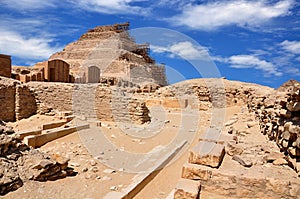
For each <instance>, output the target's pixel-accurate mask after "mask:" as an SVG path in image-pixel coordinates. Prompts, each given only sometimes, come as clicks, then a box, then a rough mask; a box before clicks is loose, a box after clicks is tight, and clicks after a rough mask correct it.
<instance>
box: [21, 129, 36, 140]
mask: <svg viewBox="0 0 300 199" xmlns="http://www.w3.org/2000/svg"><path fill="white" fill-rule="evenodd" d="M17 134H18V135H19V136H20V139H23V138H24V137H26V136H29V135H40V134H42V130H31V131H23V132H19V133H17Z"/></svg>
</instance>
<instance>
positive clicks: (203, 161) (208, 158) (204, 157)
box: [189, 142, 225, 168]
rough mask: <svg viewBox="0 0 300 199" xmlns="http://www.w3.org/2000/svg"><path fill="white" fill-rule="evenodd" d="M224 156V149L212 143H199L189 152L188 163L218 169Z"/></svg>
mask: <svg viewBox="0 0 300 199" xmlns="http://www.w3.org/2000/svg"><path fill="white" fill-rule="evenodd" d="M224 155H225V147H224V146H223V145H221V144H216V143H214V142H199V143H198V144H197V145H196V146H195V147H194V148H193V149H191V150H190V151H189V163H192V164H200V165H205V166H210V167H213V168H215V167H219V166H220V164H221V162H222V160H223V158H224Z"/></svg>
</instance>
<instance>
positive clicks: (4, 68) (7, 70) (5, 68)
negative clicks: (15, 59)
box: [0, 54, 11, 78]
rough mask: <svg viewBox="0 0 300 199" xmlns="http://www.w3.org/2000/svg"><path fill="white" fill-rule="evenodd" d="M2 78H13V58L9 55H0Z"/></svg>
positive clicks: (0, 73)
mask: <svg viewBox="0 0 300 199" xmlns="http://www.w3.org/2000/svg"><path fill="white" fill-rule="evenodd" d="M0 76H3V77H8V78H10V77H11V58H10V56H8V55H3V54H0Z"/></svg>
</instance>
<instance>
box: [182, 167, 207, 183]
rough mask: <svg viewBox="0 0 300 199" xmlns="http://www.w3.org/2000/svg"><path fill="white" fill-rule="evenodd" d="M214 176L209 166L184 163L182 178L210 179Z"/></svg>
mask: <svg viewBox="0 0 300 199" xmlns="http://www.w3.org/2000/svg"><path fill="white" fill-rule="evenodd" d="M211 176H212V171H210V168H209V167H206V166H202V165H197V164H189V163H187V164H184V165H183V167H182V174H181V177H182V178H186V179H190V180H205V181H206V180H208V179H210V178H211Z"/></svg>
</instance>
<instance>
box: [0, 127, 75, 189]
mask: <svg viewBox="0 0 300 199" xmlns="http://www.w3.org/2000/svg"><path fill="white" fill-rule="evenodd" d="M0 126H1V127H2V132H0V156H1V157H0V195H5V194H7V193H8V192H10V191H14V190H16V189H18V188H20V187H21V186H23V183H24V182H26V181H28V180H37V181H46V180H56V179H60V178H63V177H66V176H70V175H74V174H75V173H74V172H73V169H71V168H68V161H69V160H68V159H66V158H64V157H61V156H59V155H58V154H56V155H53V156H52V157H50V156H49V155H46V154H44V153H41V152H40V151H38V150H32V149H30V148H29V147H28V146H27V145H25V144H24V143H22V142H21V141H20V140H19V138H18V136H16V135H15V134H11V133H10V128H8V127H6V126H3V124H2V125H0ZM6 129H8V130H9V134H8V133H7V131H6Z"/></svg>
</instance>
